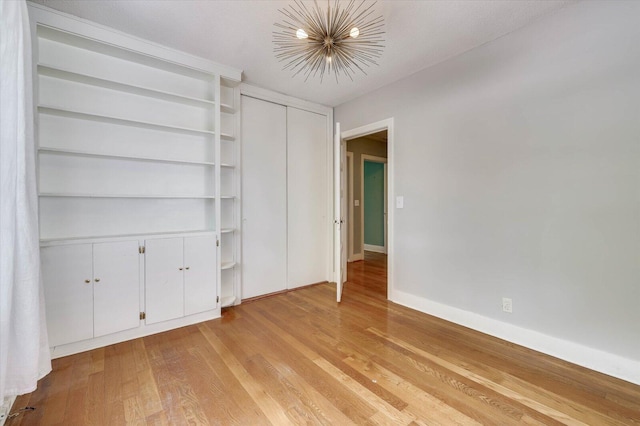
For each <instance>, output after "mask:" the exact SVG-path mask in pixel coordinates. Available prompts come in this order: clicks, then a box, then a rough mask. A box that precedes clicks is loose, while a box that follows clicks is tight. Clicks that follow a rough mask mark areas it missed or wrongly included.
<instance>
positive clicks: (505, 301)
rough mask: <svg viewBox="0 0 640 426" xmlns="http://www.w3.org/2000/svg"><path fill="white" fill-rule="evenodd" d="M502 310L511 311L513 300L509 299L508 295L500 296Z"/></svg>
mask: <svg viewBox="0 0 640 426" xmlns="http://www.w3.org/2000/svg"><path fill="white" fill-rule="evenodd" d="M502 310H503V311H504V312H509V313H512V312H513V302H512V301H511V299H510V298H508V297H503V298H502Z"/></svg>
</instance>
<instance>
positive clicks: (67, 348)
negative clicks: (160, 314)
mask: <svg viewBox="0 0 640 426" xmlns="http://www.w3.org/2000/svg"><path fill="white" fill-rule="evenodd" d="M216 318H220V308H217V309H214V310H211V311H206V312H201V313H199V314H194V315H189V316H186V317H182V318H177V319H174V320H169V321H164V322H160V323H156V324H144V320H141V321H140V326H139V327H137V328H132V329H130V330H125V331H120V332H118V333H113V334H108V335H106V336H100V337H95V338H92V339H87V340H82V341H80V342H73V343H68V344H66V345H60V346H55V347H52V348H51V358H52V359H55V358H61V357H63V356H67V355H73V354H77V353H80V352H85V351H89V350H92V349H97V348H102V347H105V346H108V345H112V344H115V343H120V342H126V341H127V340H133V339H137V338H139V337H144V336H150V335H152V334H156V333H161V332H163V331H169V330H174V329H176V328H179V327H185V326H187V325H192V324H197V323H200V322H204V321H209V320H212V319H216Z"/></svg>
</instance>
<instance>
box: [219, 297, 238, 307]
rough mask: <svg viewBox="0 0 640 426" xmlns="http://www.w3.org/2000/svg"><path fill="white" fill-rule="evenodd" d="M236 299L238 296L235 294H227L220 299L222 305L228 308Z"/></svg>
mask: <svg viewBox="0 0 640 426" xmlns="http://www.w3.org/2000/svg"><path fill="white" fill-rule="evenodd" d="M235 301H236V297H235V296H226V297H223V298H222V299H220V306H221V307H222V308H228V307H229V306H233V304H234V303H235Z"/></svg>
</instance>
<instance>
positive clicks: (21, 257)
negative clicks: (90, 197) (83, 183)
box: [0, 0, 51, 404]
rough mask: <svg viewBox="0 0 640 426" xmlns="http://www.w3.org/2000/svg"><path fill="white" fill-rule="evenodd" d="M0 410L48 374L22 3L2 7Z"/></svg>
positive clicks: (26, 30)
mask: <svg viewBox="0 0 640 426" xmlns="http://www.w3.org/2000/svg"><path fill="white" fill-rule="evenodd" d="M0 73H1V74H0V83H1V85H0V404H1V403H2V401H3V400H4V398H5V397H7V396H13V395H20V394H23V393H27V392H31V391H33V390H35V388H36V385H37V381H38V379H40V378H42V377H43V376H45V375H46V374H47V373H49V371H51V357H50V353H49V344H48V340H47V328H46V322H45V316H44V297H43V289H42V284H41V279H40V254H39V244H38V238H39V237H38V208H37V194H36V181H35V176H36V175H35V142H34V137H33V135H34V123H33V91H32V82H31V80H32V75H31V34H30V32H29V17H28V12H27V5H26V2H25V0H18V1H16V0H9V1H4V0H0Z"/></svg>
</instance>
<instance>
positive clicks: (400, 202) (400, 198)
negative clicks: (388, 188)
mask: <svg viewBox="0 0 640 426" xmlns="http://www.w3.org/2000/svg"><path fill="white" fill-rule="evenodd" d="M403 208H404V197H403V196H402V195H399V196H397V197H396V209H403Z"/></svg>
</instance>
